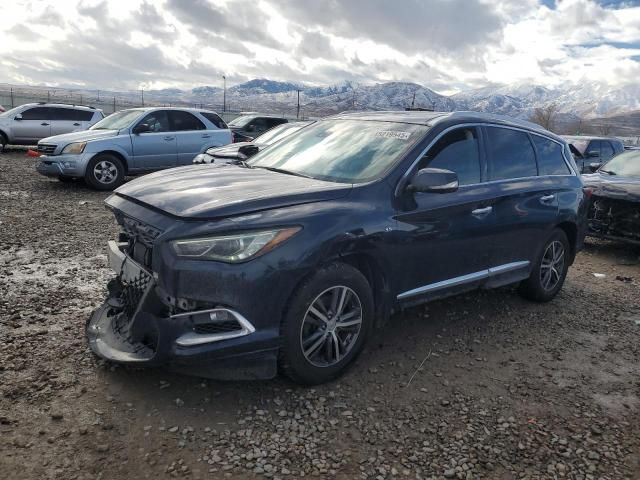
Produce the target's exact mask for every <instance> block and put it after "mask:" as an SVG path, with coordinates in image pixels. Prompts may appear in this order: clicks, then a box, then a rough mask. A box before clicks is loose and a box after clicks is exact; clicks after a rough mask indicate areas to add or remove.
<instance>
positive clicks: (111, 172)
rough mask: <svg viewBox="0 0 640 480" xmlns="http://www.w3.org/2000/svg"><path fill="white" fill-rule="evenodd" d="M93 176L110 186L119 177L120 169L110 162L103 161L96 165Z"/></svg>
mask: <svg viewBox="0 0 640 480" xmlns="http://www.w3.org/2000/svg"><path fill="white" fill-rule="evenodd" d="M93 176H94V177H95V179H96V180H97V181H98V182H100V183H102V184H104V185H109V184H110V183H113V182H114V181H115V180H116V178H117V177H118V168H117V167H116V166H115V165H114V164H113V163H111V162H110V161H109V160H102V161H100V162H98V163H96V166H95V167H94V169H93Z"/></svg>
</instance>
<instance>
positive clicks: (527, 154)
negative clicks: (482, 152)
mask: <svg viewBox="0 0 640 480" xmlns="http://www.w3.org/2000/svg"><path fill="white" fill-rule="evenodd" d="M487 136H488V138H487V150H488V154H489V164H488V165H489V180H505V179H509V178H522V177H535V176H536V175H537V174H538V169H537V167H536V156H535V153H534V151H533V146H532V145H531V141H530V140H529V135H528V134H526V133H525V132H521V131H519V130H511V129H508V128H501V127H487Z"/></svg>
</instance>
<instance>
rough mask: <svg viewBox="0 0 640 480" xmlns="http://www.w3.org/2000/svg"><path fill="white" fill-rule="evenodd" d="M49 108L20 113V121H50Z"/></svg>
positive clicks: (35, 108)
mask: <svg viewBox="0 0 640 480" xmlns="http://www.w3.org/2000/svg"><path fill="white" fill-rule="evenodd" d="M50 110H51V109H50V108H47V107H34V108H29V109H28V110H25V111H24V112H22V120H51V119H50V118H49V117H51V112H50Z"/></svg>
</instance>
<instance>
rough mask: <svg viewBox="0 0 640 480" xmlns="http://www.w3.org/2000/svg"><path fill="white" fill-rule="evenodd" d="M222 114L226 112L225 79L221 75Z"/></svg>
mask: <svg viewBox="0 0 640 480" xmlns="http://www.w3.org/2000/svg"><path fill="white" fill-rule="evenodd" d="M222 82H223V86H222V112H223V113H224V112H226V111H227V77H226V76H225V75H222Z"/></svg>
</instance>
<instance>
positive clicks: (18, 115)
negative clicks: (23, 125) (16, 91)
mask: <svg viewBox="0 0 640 480" xmlns="http://www.w3.org/2000/svg"><path fill="white" fill-rule="evenodd" d="M13 119H14V120H17V121H18V122H20V121H21V120H22V114H21V113H19V114H17V115H16V116H15V117H13Z"/></svg>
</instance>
